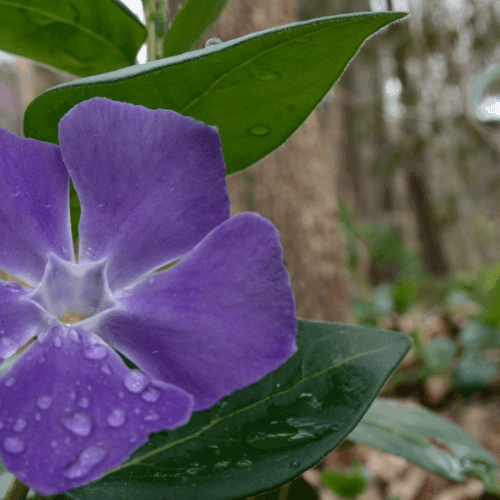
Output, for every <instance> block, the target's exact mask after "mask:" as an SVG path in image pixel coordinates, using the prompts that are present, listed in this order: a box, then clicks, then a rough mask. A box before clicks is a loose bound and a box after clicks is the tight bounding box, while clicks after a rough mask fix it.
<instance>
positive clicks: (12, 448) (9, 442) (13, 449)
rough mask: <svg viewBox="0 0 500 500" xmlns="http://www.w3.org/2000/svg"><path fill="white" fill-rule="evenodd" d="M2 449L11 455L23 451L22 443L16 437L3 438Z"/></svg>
mask: <svg viewBox="0 0 500 500" xmlns="http://www.w3.org/2000/svg"><path fill="white" fill-rule="evenodd" d="M3 447H4V448H5V451H8V452H9V453H13V454H17V453H22V452H23V451H24V449H25V446H24V443H23V441H22V440H21V439H20V438H18V437H17V436H14V437H8V438H5V439H4V442H3Z"/></svg>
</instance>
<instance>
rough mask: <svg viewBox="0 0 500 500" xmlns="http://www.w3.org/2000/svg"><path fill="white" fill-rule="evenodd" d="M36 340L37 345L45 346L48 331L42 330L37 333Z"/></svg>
mask: <svg viewBox="0 0 500 500" xmlns="http://www.w3.org/2000/svg"><path fill="white" fill-rule="evenodd" d="M36 340H37V342H38V343H39V344H45V342H47V340H49V330H44V331H43V332H41V333H39V334H38V335H37V337H36Z"/></svg>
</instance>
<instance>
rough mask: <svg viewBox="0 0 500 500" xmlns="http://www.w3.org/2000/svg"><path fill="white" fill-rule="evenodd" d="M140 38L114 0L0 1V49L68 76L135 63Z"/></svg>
mask: <svg viewBox="0 0 500 500" xmlns="http://www.w3.org/2000/svg"><path fill="white" fill-rule="evenodd" d="M145 39H146V28H145V27H144V26H143V25H142V24H141V22H140V21H139V20H138V19H137V17H136V16H135V15H134V14H133V13H132V12H131V11H130V10H129V9H128V8H127V7H126V6H125V5H124V4H122V3H121V2H120V1H119V0H64V1H61V0H0V49H2V50H6V51H7V52H12V53H13V54H17V55H20V56H24V57H29V58H30V59H34V60H35V61H38V62H41V63H44V64H48V65H50V66H54V67H55V68H58V69H61V70H63V71H67V72H68V73H72V74H74V75H78V76H90V75H96V74H98V73H103V72H105V71H114V70H116V69H119V68H123V67H125V66H130V65H131V64H135V57H136V55H137V52H138V51H139V49H140V47H141V45H142V44H143V43H144V40H145Z"/></svg>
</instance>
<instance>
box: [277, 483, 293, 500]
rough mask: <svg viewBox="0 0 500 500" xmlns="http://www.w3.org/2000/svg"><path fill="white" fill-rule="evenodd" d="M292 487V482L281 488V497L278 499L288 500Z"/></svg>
mask: <svg viewBox="0 0 500 500" xmlns="http://www.w3.org/2000/svg"><path fill="white" fill-rule="evenodd" d="M290 486H292V483H291V482H290V483H287V484H283V485H282V486H280V496H279V497H278V500H287V498H288V493H289V491H290Z"/></svg>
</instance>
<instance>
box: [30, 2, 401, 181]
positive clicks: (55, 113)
mask: <svg viewBox="0 0 500 500" xmlns="http://www.w3.org/2000/svg"><path fill="white" fill-rule="evenodd" d="M405 15H406V14H404V13H401V12H393V13H365V14H355V15H346V16H333V17H325V18H321V19H315V20H313V21H307V22H301V23H294V24H289V25H286V26H281V27H279V28H273V29H271V30H266V31H262V32H259V33H254V34H252V35H249V36H245V37H242V38H238V39H236V40H232V41H229V42H223V43H221V44H218V45H215V46H212V47H210V48H207V49H202V50H197V51H193V52H189V53H186V54H182V55H180V56H174V57H172V58H168V59H162V60H159V61H154V62H150V63H147V64H143V65H136V66H132V67H129V68H126V69H122V70H118V71H116V72H113V73H108V74H104V75H99V76H95V77H90V78H84V79H81V80H77V81H74V82H70V83H69V84H64V85H60V86H57V87H54V88H52V89H50V90H48V91H47V92H45V93H43V94H41V95H40V96H38V97H37V98H36V99H35V100H34V101H33V102H32V103H31V104H30V106H29V107H28V109H27V111H26V115H25V119H24V131H25V135H26V137H32V138H35V139H39V140H42V141H48V142H54V143H57V124H58V123H59V120H60V118H61V117H62V116H63V115H64V114H65V113H66V112H67V111H68V110H69V109H71V108H72V107H73V106H74V105H76V104H78V103H79V102H80V101H84V100H86V99H90V98H91V97H95V96H102V97H108V98H110V99H115V100H117V101H125V102H131V103H133V104H142V105H143V106H146V107H148V108H151V109H157V108H165V109H173V110H174V111H178V112H179V113H182V114H184V115H188V116H192V117H194V118H197V119H199V120H201V121H203V122H205V123H208V124H210V125H216V126H217V127H218V129H219V132H220V135H221V139H222V146H223V149H224V157H225V160H226V165H227V173H232V172H237V171H238V170H242V169H243V168H246V167H248V166H249V165H252V164H253V163H254V162H256V161H257V160H259V159H261V158H262V157H263V156H265V155H266V154H268V153H270V152H271V151H273V150H274V149H276V148H277V147H278V146H279V145H280V144H281V143H283V142H284V141H285V140H286V139H287V138H288V137H289V136H290V135H291V134H292V132H293V131H294V130H295V129H296V128H297V127H298V126H299V125H300V124H301V123H302V122H303V121H304V120H305V119H306V118H307V116H308V115H309V114H310V113H311V111H312V110H313V109H314V108H315V106H316V105H317V104H318V102H319V101H320V100H321V99H322V98H323V97H324V95H325V94H326V93H327V92H328V90H329V89H330V88H331V86H332V85H333V84H334V82H335V81H336V80H337V78H338V77H339V76H340V74H341V73H342V71H343V69H344V68H345V66H346V65H347V63H348V62H349V60H350V59H351V58H352V57H353V56H354V54H355V53H356V51H357V50H358V48H359V47H360V45H361V43H362V42H363V41H364V40H365V39H366V38H367V37H368V36H369V35H371V34H372V33H374V32H375V31H377V30H378V29H380V28H382V27H383V26H385V25H387V24H388V23H390V22H392V21H395V20H397V19H400V18H401V17H403V16H405ZM186 82H188V83H189V84H187V83H186Z"/></svg>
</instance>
